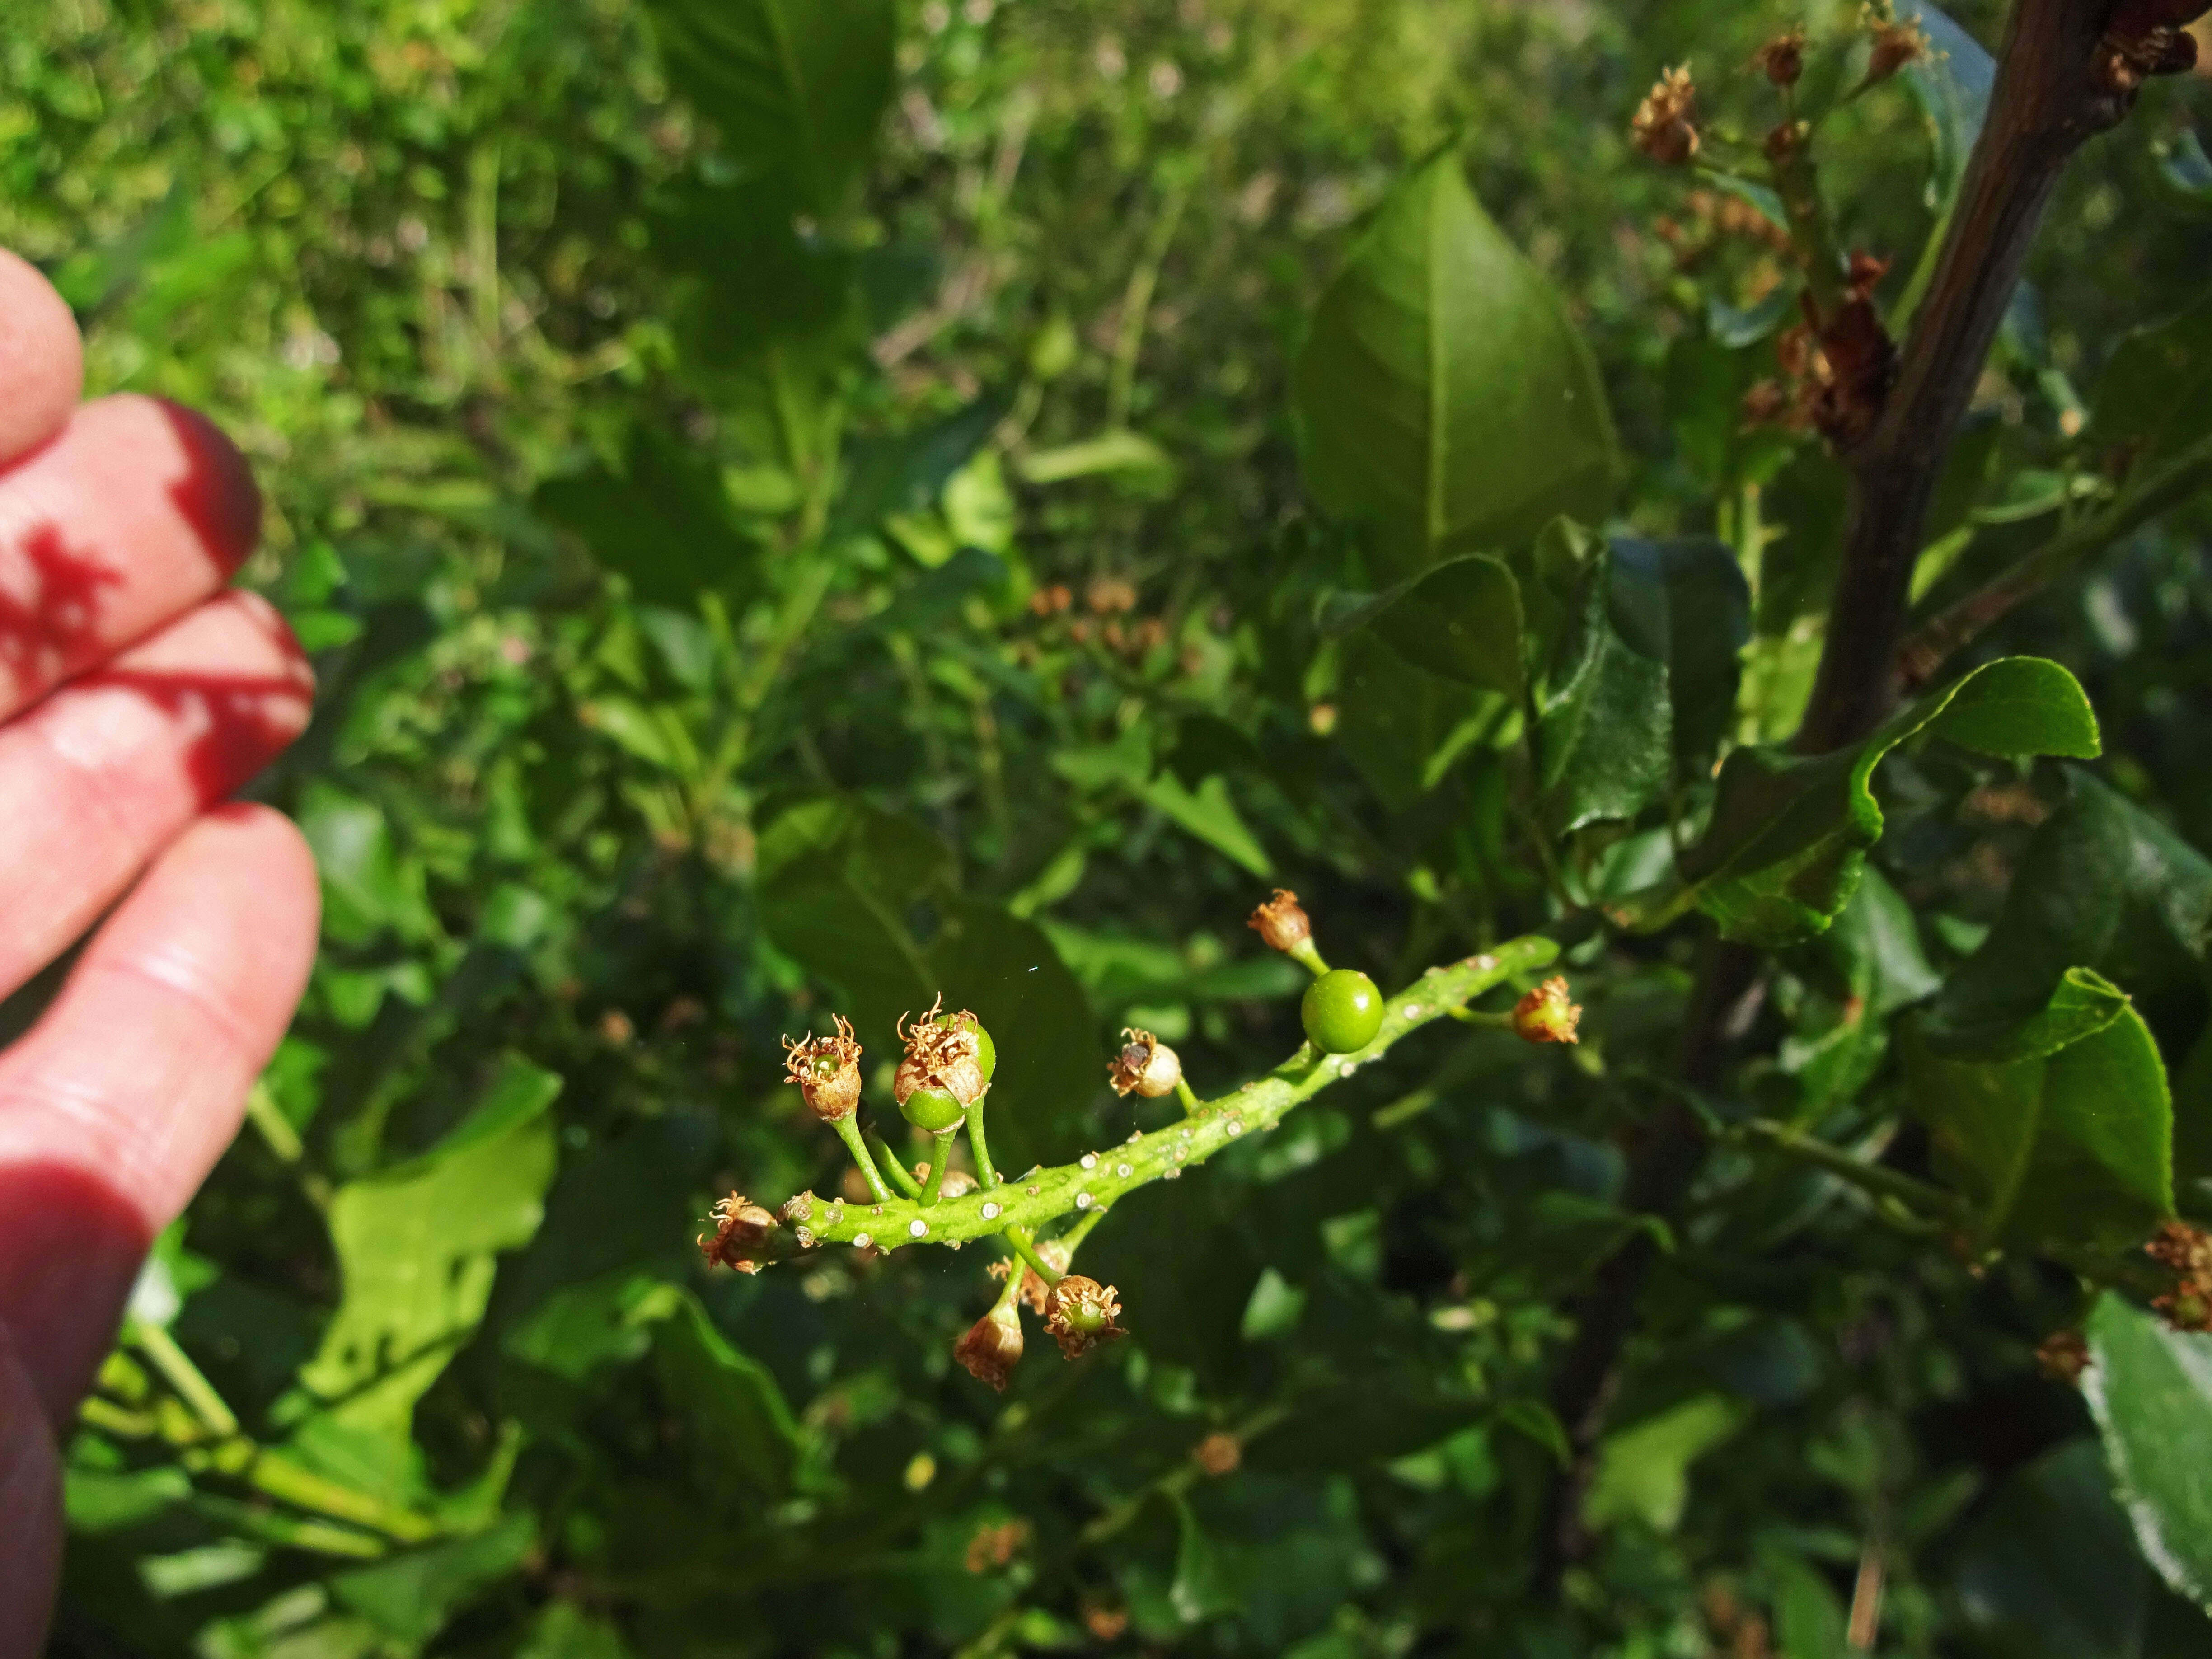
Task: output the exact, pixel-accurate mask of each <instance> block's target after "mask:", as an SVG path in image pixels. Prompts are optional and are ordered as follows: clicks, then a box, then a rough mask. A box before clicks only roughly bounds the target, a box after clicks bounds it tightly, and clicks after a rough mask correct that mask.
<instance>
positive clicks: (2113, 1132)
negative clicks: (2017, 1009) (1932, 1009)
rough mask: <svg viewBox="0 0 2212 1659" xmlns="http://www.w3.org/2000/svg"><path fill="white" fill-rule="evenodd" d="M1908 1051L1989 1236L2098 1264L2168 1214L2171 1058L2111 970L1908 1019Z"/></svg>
mask: <svg viewBox="0 0 2212 1659" xmlns="http://www.w3.org/2000/svg"><path fill="white" fill-rule="evenodd" d="M1905 1079H1906V1087H1907V1091H1908V1097H1909V1099H1910V1102H1911V1108H1912V1110H1913V1113H1914V1115H1916V1116H1917V1117H1919V1118H1920V1119H1921V1120H1922V1121H1923V1122H1925V1123H1926V1124H1927V1125H1928V1127H1929V1131H1930V1134H1931V1139H1932V1144H1933V1147H1934V1152H1935V1156H1936V1166H1937V1169H1938V1170H1939V1172H1940V1173H1942V1175H1943V1176H1944V1177H1945V1178H1946V1179H1947V1180H1948V1181H1949V1182H1952V1184H1954V1186H1956V1187H1957V1188H1959V1189H1960V1191H1962V1192H1963V1193H1965V1194H1966V1195H1967V1197H1968V1198H1969V1199H1970V1200H1972V1202H1973V1204H1974V1206H1975V1207H1976V1221H1975V1231H1977V1233H1978V1235H1979V1237H1981V1238H1983V1239H1984V1240H1985V1241H1987V1242H1989V1243H2008V1244H2014V1245H2017V1246H2020V1247H2021V1248H2023V1249H2042V1250H2045V1251H2048V1252H2050V1253H2051V1254H2053V1255H2058V1256H2060V1257H2061V1258H2062V1259H2064V1260H2068V1261H2077V1262H2081V1263H2085V1264H2093V1262H2094V1261H2097V1260H2098V1259H2100V1258H2103V1259H2106V1260H2108V1261H2109V1260H2112V1259H2117V1258H2124V1257H2128V1256H2130V1255H2132V1253H2133V1252H2134V1251H2136V1249H2138V1248H2139V1247H2140V1246H2141V1244H2142V1241H2143V1240H2144V1239H2145V1238H2146V1237H2148V1236H2149V1235H2150V1232H2151V1231H2152V1230H2153V1229H2154V1227H2156V1226H2157V1225H2158V1224H2159V1223H2160V1221H2161V1220H2163V1219H2165V1218H2166V1217H2168V1216H2170V1215H2171V1214H2172V1211H2173V1175H2172V1153H2171V1150H2170V1149H2171V1146H2172V1134H2173V1115H2172V1107H2171V1106H2170V1104H2169V1103H2168V1100H2167V1096H2166V1070H2165V1067H2164V1066H2162V1065H2161V1064H2160V1061H2159V1055H2158V1045H2157V1044H2156V1043H2155V1042H2153V1041H2152V1040H2151V1035H2150V1031H2149V1029H2148V1027H2146V1026H2145V1025H2144V1024H2143V1022H2142V1017H2141V1016H2140V1015H2138V1014H2137V1013H2136V1012H2135V1010H2134V1009H2133V1008H2131V1007H2130V1006H2129V1005H2128V1000H2127V998H2126V997H2125V996H2124V994H2122V993H2121V992H2120V991H2119V990H2118V988H2117V987H2114V986H2113V985H2112V984H2111V982H2110V981H2106V980H2104V979H2102V978H2100V977H2099V976H2098V975H2096V974H2094V973H2092V972H2091V971H2089V970H2088V969H2079V968H2077V969H2071V970H2070V971H2069V972H2068V973H2067V974H2066V975H2065V976H2064V977H2063V979H2062V980H2061V981H2059V984H2058V987H2057V990H2056V991H2055V992H2054V993H2053V994H2052V995H2051V1000H2050V1002H2049V1004H2048V1005H2047V1006H2045V1008H2044V1009H2043V1010H2042V1011H2040V1012H2038V1013H2036V1014H2033V1015H2032V1016H2029V1017H2028V1018H2025V1019H2023V1020H2021V1021H2019V1022H2017V1023H2015V1024H2011V1025H2007V1026H1996V1027H1992V1026H1986V1025H1985V1026H1978V1027H1976V1028H1973V1029H1972V1030H1969V1031H1967V1032H1965V1033H1960V1032H1954V1031H1948V1030H1944V1029H1942V1028H1941V1027H1940V1026H1934V1025H1926V1026H1923V1027H1920V1028H1917V1029H1915V1030H1912V1031H1911V1034H1910V1036H1908V1038H1907V1041H1906V1043H1905Z"/></svg>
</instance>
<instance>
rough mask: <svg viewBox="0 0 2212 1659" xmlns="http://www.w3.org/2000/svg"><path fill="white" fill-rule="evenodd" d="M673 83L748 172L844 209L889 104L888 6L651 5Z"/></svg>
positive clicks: (817, 203)
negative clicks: (777, 177)
mask: <svg viewBox="0 0 2212 1659" xmlns="http://www.w3.org/2000/svg"><path fill="white" fill-rule="evenodd" d="M648 11H649V15H651V16H652V19H653V32H654V33H655V34H656V35H657V36H658V37H659V42H660V51H661V56H662V57H663V58H665V60H666V62H667V64H668V74H669V79H670V80H671V82H674V84H675V86H676V88H677V89H678V91H679V92H681V93H683V94H684V96H685V97H687V98H689V99H690V100H691V102H692V104H693V105H694V106H696V108H697V110H698V112H699V113H700V114H701V115H702V116H704V117H706V118H708V120H710V121H712V122H713V123H714V125H715V126H716V128H717V129H719V131H720V134H721V138H722V143H723V146H724V148H725V149H726V152H727V154H728V155H729V157H730V159H731V160H732V161H734V162H735V163H737V165H738V167H740V168H741V169H743V170H744V171H746V172H758V173H777V174H781V175H782V176H783V177H785V178H787V179H789V180H790V182H791V184H792V186H793V190H794V191H795V192H796V193H797V195H798V196H799V199H800V201H801V202H802V203H803V204H805V206H807V207H808V208H810V209H811V210H813V211H815V212H817V213H827V212H834V211H835V210H837V209H838V208H840V207H842V205H843V204H844V203H845V201H846V198H847V197H849V196H850V195H851V193H852V191H853V190H854V187H855V186H857V185H858V184H859V183H860V178H861V175H862V174H863V173H865V172H866V170H867V166H868V162H869V159H870V157H871V156H872V155H873V154H874V151H875V142H876V125H877V123H878V120H879V119H880V118H882V115H883V110H884V104H885V103H887V102H888V101H889V100H890V94H891V84H892V79H893V72H892V62H891V45H892V33H893V21H894V20H893V16H892V9H891V5H890V0H651V3H650V5H649V7H648Z"/></svg>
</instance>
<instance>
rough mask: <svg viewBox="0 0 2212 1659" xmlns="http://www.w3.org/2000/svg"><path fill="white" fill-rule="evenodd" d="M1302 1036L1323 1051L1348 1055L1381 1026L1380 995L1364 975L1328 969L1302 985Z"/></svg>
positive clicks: (1372, 1039) (1373, 983) (1366, 1043)
mask: <svg viewBox="0 0 2212 1659" xmlns="http://www.w3.org/2000/svg"><path fill="white" fill-rule="evenodd" d="M1298 1013H1299V1015H1300V1017H1301V1018H1304V1021H1305V1027H1306V1037H1307V1040H1308V1041H1310V1042H1311V1043H1312V1044H1313V1046H1314V1047H1315V1048H1318V1049H1320V1050H1321V1051H1322V1053H1323V1054H1350V1053H1352V1051H1353V1050H1354V1049H1355V1048H1365V1047H1366V1046H1367V1045H1368V1044H1369V1043H1370V1042H1374V1041H1375V1034H1376V1032H1377V1031H1379V1030H1382V1029H1383V994H1382V993H1381V992H1380V991H1378V990H1376V988H1375V981H1373V980H1371V979H1370V978H1368V977H1367V975H1364V974H1362V973H1358V972H1355V971H1354V970H1353V969H1350V968H1332V969H1329V971H1328V972H1327V973H1325V974H1323V975H1321V977H1320V978H1318V979H1316V980H1315V981H1314V982H1313V983H1312V984H1310V985H1309V986H1307V987H1306V995H1305V1000H1304V1002H1302V1003H1300V1004H1299V1005H1298Z"/></svg>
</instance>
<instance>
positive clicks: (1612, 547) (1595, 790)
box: [1535, 538, 1750, 833]
mask: <svg viewBox="0 0 2212 1659" xmlns="http://www.w3.org/2000/svg"><path fill="white" fill-rule="evenodd" d="M1749 611H1750V596H1749V591H1748V589H1747V587H1746V586H1745V585H1744V580H1743V575H1742V573H1741V571H1740V570H1738V569H1737V568H1736V565H1735V559H1734V557H1733V556H1731V555H1730V554H1729V551H1728V550H1727V549H1726V548H1725V547H1723V545H1722V544H1720V543H1718V542H1715V541H1711V540H1710V539H1705V540H1696V541H1683V542H1645V541H1637V540H1633V539H1628V538H1624V539H1622V540H1621V541H1620V542H1618V543H1607V542H1604V541H1596V542H1595V543H1593V544H1590V546H1589V553H1588V556H1587V557H1586V558H1585V560H1584V562H1583V570H1582V578H1581V584H1580V587H1579V590H1578V592H1577V597H1576V599H1575V604H1574V609H1573V611H1571V613H1570V618H1569V621H1568V623H1567V625H1566V627H1565V631H1564V634H1563V635H1562V637H1561V640H1560V642H1559V650H1558V653H1557V655H1556V656H1555V658H1554V659H1553V663H1552V665H1551V668H1550V671H1549V672H1548V673H1547V676H1546V678H1545V681H1544V684H1543V685H1542V687H1541V690H1539V691H1538V692H1537V695H1536V733H1535V751H1536V772H1537V781H1538V784H1539V786H1540V787H1541V789H1542V791H1543V811H1544V815H1545V818H1546V821H1547V823H1550V824H1551V825H1552V827H1553V829H1554V830H1555V831H1558V832H1561V833H1564V832H1565V831H1567V830H1571V829H1579V828H1580V827H1582V826H1583V824H1586V823H1595V822H1598V821H1599V820H1601V819H1608V818H1632V817H1635V816H1636V815H1637V813H1638V812H1639V811H1642V810H1643V809H1644V807H1645V806H1647V805H1650V803H1651V802H1652V801H1653V800H1654V799H1657V798H1658V797H1659V795H1660V794H1661V793H1663V792H1664V790H1665V789H1666V787H1667V783H1668V779H1669V778H1670V777H1671V776H1672V775H1673V773H1674V763H1675V757H1676V755H1677V754H1678V753H1679V754H1680V755H1682V756H1683V757H1685V758H1686V759H1693V758H1694V757H1697V756H1698V755H1699V754H1701V753H1710V752H1711V750H1712V749H1713V747H1715V746H1716V745H1717V744H1718V742H1719V739H1720V734H1721V732H1722V731H1723V728H1724V727H1725V726H1726V724H1727V722H1728V720H1729V717H1730V715H1731V714H1732V713H1733V711H1734V707H1735V683H1736V676H1737V673H1738V671H1739V670H1738V662H1737V653H1739V652H1740V651H1741V648H1742V646H1743V642H1744V640H1745V638H1746V637H1747V634H1748V631H1749V620H1748V618H1749ZM1678 668H1679V671H1680V685H1681V688H1682V691H1683V701H1682V703H1681V706H1680V708H1679V709H1678V708H1677V707H1676V702H1675V686H1676V681H1677V670H1678Z"/></svg>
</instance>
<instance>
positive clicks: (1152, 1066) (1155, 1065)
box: [1106, 1030, 1182, 1100]
mask: <svg viewBox="0 0 2212 1659" xmlns="http://www.w3.org/2000/svg"><path fill="white" fill-rule="evenodd" d="M1121 1035H1122V1036H1124V1037H1126V1038H1127V1042H1124V1043H1123V1044H1122V1045H1121V1052H1120V1053H1118V1054H1115V1056H1114V1058H1113V1059H1112V1060H1109V1062H1108V1063H1107V1066H1106V1080H1107V1081H1108V1082H1109V1083H1110V1084H1112V1085H1114V1092H1115V1094H1117V1095H1129V1094H1139V1095H1142V1096H1144V1097H1145V1098H1146V1099H1147V1100H1158V1098H1159V1097H1161V1096H1163V1095H1171V1094H1173V1093H1174V1092H1175V1086H1176V1084H1178V1083H1180V1082H1181V1081H1182V1060H1181V1059H1180V1058H1179V1057H1178V1056H1177V1055H1176V1051H1175V1050H1174V1049H1172V1048H1169V1047H1168V1046H1167V1044H1166V1043H1164V1042H1161V1041H1160V1040H1159V1039H1158V1037H1156V1036H1153V1035H1152V1033H1151V1032H1150V1031H1139V1030H1124V1031H1123V1032H1122V1033H1121Z"/></svg>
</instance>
